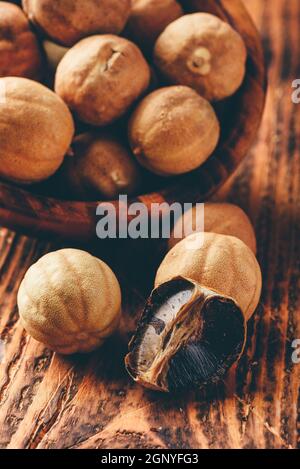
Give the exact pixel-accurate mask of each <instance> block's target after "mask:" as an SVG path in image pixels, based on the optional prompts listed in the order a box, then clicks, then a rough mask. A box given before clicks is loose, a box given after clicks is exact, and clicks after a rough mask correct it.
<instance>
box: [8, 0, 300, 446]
mask: <svg viewBox="0 0 300 469" xmlns="http://www.w3.org/2000/svg"><path fill="white" fill-rule="evenodd" d="M270 3H272V5H270ZM246 4H247V6H248V8H249V9H250V10H251V13H252V14H253V16H254V18H255V20H256V22H257V24H258V25H259V27H260V29H261V31H262V35H263V39H264V46H265V51H266V56H267V60H268V65H269V84H270V88H269V94H268V99H267V106H266V112H265V116H264V121H263V125H262V128H261V131H260V134H259V138H258V140H257V143H256V145H255V146H254V148H253V150H252V152H251V154H250V155H249V158H248V159H247V160H246V161H245V163H244V164H243V165H242V167H241V168H240V170H239V171H238V173H237V174H236V175H235V176H234V177H233V178H232V180H231V181H230V182H229V183H228V184H227V185H226V187H225V188H223V189H222V191H221V192H220V194H219V198H221V199H226V200H230V201H233V202H235V203H238V204H239V205H241V206H242V207H243V208H245V209H246V211H247V212H248V213H249V214H250V216H251V217H252V220H253V222H254V225H255V227H256V232H257V238H258V254H259V260H260V263H261V265H262V270H263V275H264V289H263V295H262V303H261V305H260V307H259V308H258V311H257V313H256V315H255V317H254V319H253V320H252V321H251V323H250V327H249V329H250V337H249V340H248V348H247V353H246V354H245V355H244V356H243V358H242V360H241V362H240V364H239V366H238V367H237V368H236V369H235V370H232V372H231V374H230V376H229V377H228V379H227V380H226V382H225V383H221V384H220V385H219V386H217V387H214V388H212V389H209V390H207V392H206V393H205V395H204V394H202V393H194V392H193V393H191V394H189V395H185V396H174V397H172V398H171V397H169V396H161V395H158V394H155V393H152V392H149V391H146V390H144V389H142V388H140V387H138V386H136V385H135V384H133V383H132V382H131V380H130V379H129V377H128V376H127V375H126V373H125V371H124V367H123V363H122V359H123V356H124V353H125V351H126V343H127V339H128V337H129V336H130V333H131V331H132V330H133V328H134V324H135V321H136V317H137V315H138V314H139V312H140V310H141V308H142V305H143V301H144V298H145V295H146V294H147V293H148V292H149V290H150V288H151V277H152V274H153V270H154V263H155V262H157V257H158V256H159V255H160V254H161V253H160V252H159V248H158V247H157V246H155V245H154V246H152V245H151V244H149V245H147V244H146V245H144V244H143V243H135V247H133V246H132V245H130V246H127V245H126V244H119V245H118V246H114V248H113V249H110V247H111V246H110V245H106V244H105V245H102V243H99V245H98V246H89V248H90V249H91V250H97V251H98V252H99V255H102V251H103V252H104V253H105V255H106V257H108V258H109V260H110V262H111V264H112V266H113V267H116V266H118V268H117V273H118V274H119V275H120V278H121V281H122V287H123V292H124V315H123V318H124V319H123V323H122V328H121V331H120V334H119V335H117V336H116V337H114V338H113V339H111V340H110V341H109V342H108V343H107V344H106V345H105V346H104V347H103V348H102V349H101V350H98V351H97V352H95V353H93V354H92V355H88V356H83V357H72V358H62V357H59V356H57V355H55V354H52V353H51V352H49V351H48V350H46V349H45V348H44V347H43V346H42V345H40V344H38V343H37V342H35V341H34V340H33V339H30V338H29V337H28V336H27V335H26V334H25V333H24V331H23V329H22V328H21V327H20V324H19V321H18V314H17V309H16V292H17V289H18V285H19V282H20V280H21V278H22V275H23V273H24V272H25V270H26V268H27V267H28V266H29V265H30V264H32V263H33V262H34V261H35V260H36V259H37V258H39V257H40V256H41V255H42V254H43V253H45V252H46V251H49V250H50V249H54V248H56V247H59V246H57V245H53V244H52V245H50V244H47V243H45V242H41V241H37V240H34V239H29V238H26V237H23V236H21V235H18V234H16V233H13V232H10V231H8V230H6V229H2V230H1V232H0V235H1V238H0V338H1V345H0V447H2V448H7V447H8V448H110V447H116V448H128V447H129V448H135V447H142V448H150V447H151V448H153V447H154V448H190V447H191V448H296V447H297V446H298V447H299V446H300V439H299V424H300V418H299V401H300V398H299V378H300V374H299V372H300V365H294V364H293V363H292V360H291V354H292V350H293V349H292V348H291V343H292V341H293V339H295V338H300V293H299V286H300V284H299V281H300V247H299V239H300V156H299V153H300V105H298V106H297V105H295V104H293V103H292V101H291V91H292V89H291V82H292V80H293V79H295V78H300V24H299V22H300V3H299V1H298V0H289V1H285V0H272V2H269V1H267V0H265V1H263V0H251V2H249V1H247V2H246ZM134 249H135V251H134ZM146 272H147V275H146ZM142 273H144V275H142Z"/></svg>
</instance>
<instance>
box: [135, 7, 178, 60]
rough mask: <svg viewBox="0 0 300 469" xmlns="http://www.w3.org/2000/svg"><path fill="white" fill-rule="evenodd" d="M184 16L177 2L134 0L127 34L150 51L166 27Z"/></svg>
mask: <svg viewBox="0 0 300 469" xmlns="http://www.w3.org/2000/svg"><path fill="white" fill-rule="evenodd" d="M182 15H183V10H182V8H181V6H180V5H179V3H178V2H177V1H176V0H132V9H131V13H130V16H129V20H128V23H127V25H126V33H127V34H128V37H129V38H130V39H132V40H133V41H134V42H136V43H137V44H138V45H139V46H140V47H142V49H145V50H147V51H149V50H151V49H152V47H153V45H154V43H155V41H156V39H157V38H158V36H159V35H160V34H161V33H162V32H163V30H164V29H165V28H166V26H167V25H168V24H170V23H171V22H172V21H174V20H176V19H177V18H179V17H180V16H182Z"/></svg>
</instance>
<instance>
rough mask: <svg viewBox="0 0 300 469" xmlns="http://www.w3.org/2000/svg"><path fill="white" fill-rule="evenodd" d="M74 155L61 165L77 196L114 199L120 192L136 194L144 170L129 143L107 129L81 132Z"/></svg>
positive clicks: (75, 141)
mask: <svg viewBox="0 0 300 469" xmlns="http://www.w3.org/2000/svg"><path fill="white" fill-rule="evenodd" d="M72 149H73V152H74V155H73V156H70V157H68V158H66V160H65V164H64V166H63V168H62V173H63V178H64V181H67V182H68V185H69V188H70V191H71V192H72V194H73V195H74V196H79V197H83V198H84V199H88V198H90V197H104V198H105V199H114V198H116V197H118V195H119V194H128V195H131V194H134V193H135V192H136V191H137V190H138V188H139V186H140V182H141V174H140V169H139V167H138V165H137V164H136V162H135V160H134V158H133V157H132V156H131V155H130V153H129V151H128V149H127V148H126V146H125V145H124V144H123V143H122V142H121V141H120V139H117V137H116V136H114V135H113V134H112V133H109V132H108V131H102V132H100V131H98V132H94V133H92V132H91V133H86V134H82V135H80V136H78V137H77V138H76V139H75V140H74V142H73V145H72Z"/></svg>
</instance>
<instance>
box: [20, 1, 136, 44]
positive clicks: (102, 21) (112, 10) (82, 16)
mask: <svg viewBox="0 0 300 469" xmlns="http://www.w3.org/2000/svg"><path fill="white" fill-rule="evenodd" d="M130 6H131V5H130V0H121V1H120V0H101V1H99V0H84V1H82V0H55V1H53V0H23V8H24V10H25V12H26V13H27V15H28V17H29V19H30V20H31V21H32V22H33V23H34V24H36V25H37V26H38V27H39V28H40V29H42V30H43V31H44V33H45V34H46V35H48V36H49V37H50V38H52V39H53V40H54V41H55V42H58V43H60V44H62V45H65V46H72V45H74V44H75V43H76V42H78V41H79V40H80V39H82V38H84V37H86V36H91V35H93V34H106V33H113V34H118V33H120V32H121V31H122V29H123V28H124V26H125V23H126V21H127V19H128V16H129V13H130Z"/></svg>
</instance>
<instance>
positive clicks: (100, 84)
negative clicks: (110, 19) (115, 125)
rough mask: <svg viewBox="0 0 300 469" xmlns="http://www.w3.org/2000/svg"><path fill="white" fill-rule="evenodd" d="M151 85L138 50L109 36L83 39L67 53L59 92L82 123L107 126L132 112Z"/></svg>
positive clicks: (58, 76)
mask: <svg viewBox="0 0 300 469" xmlns="http://www.w3.org/2000/svg"><path fill="white" fill-rule="evenodd" d="M149 83H150V68H149V66H148V64H147V62H146V60H145V59H144V57H143V55H142V53H141V52H140V50H139V49H138V47H137V46H136V45H135V44H133V43H132V42H130V41H128V40H127V39H123V38H121V37H117V36H113V35H109V34H107V35H103V36H93V37H90V38H86V39H83V40H82V41H80V42H79V43H78V44H76V46H74V47H72V48H71V49H70V50H69V51H68V52H67V53H66V55H65V56H64V58H63V59H62V61H61V62H60V64H59V65H58V68H57V72H56V78H55V91H56V92H57V93H58V95H59V96H61V97H62V99H63V100H64V101H65V102H66V103H67V104H68V106H69V107H70V109H71V110H72V111H74V112H75V114H76V115H77V116H78V117H79V119H80V120H82V121H84V122H86V123H88V124H92V125H98V126H104V125H108V124H110V123H111V122H113V121H114V120H116V119H118V118H119V117H121V116H122V115H123V114H124V113H125V112H126V111H128V109H129V108H130V106H131V105H132V104H133V103H134V102H135V100H136V99H137V98H138V97H139V96H140V95H141V94H142V93H143V92H144V91H146V89H147V88H148V86H149Z"/></svg>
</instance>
